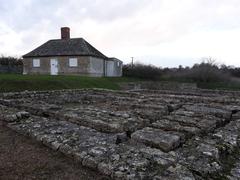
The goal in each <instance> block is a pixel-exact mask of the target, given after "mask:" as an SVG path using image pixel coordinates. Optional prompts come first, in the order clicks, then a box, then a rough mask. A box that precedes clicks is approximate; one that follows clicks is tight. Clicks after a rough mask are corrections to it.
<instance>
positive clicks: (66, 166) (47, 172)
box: [0, 121, 105, 180]
mask: <svg viewBox="0 0 240 180" xmlns="http://www.w3.org/2000/svg"><path fill="white" fill-rule="evenodd" d="M5 179H6V180H8V179H14V180H15V179H21V180H22V179H53V180H55V179H56V180H58V179H59V180H60V179H71V180H77V179H84V180H91V179H94V180H100V179H102V180H103V179H105V178H103V177H102V176H99V175H98V174H97V173H96V172H94V171H91V170H89V169H86V168H84V167H82V166H80V165H77V164H75V163H74V162H72V161H71V160H70V159H68V158H66V157H64V156H63V155H62V154H60V153H58V152H54V151H52V150H50V149H48V148H47V147H44V146H42V145H40V144H38V143H35V142H33V141H32V140H31V139H28V138H26V137H23V136H21V135H18V134H17V133H15V132H13V131H11V130H10V129H8V128H7V127H5V126H3V124H2V122H1V121H0V180H5Z"/></svg>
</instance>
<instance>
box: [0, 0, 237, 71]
mask: <svg viewBox="0 0 240 180" xmlns="http://www.w3.org/2000/svg"><path fill="white" fill-rule="evenodd" d="M62 26H68V27H70V28H71V37H83V38H84V39H85V40H87V41H88V42H90V43H91V44H92V45H93V46H95V47H96V48H97V49H98V50H100V51H101V52H102V53H104V54H105V55H107V56H109V57H112V56H114V57H117V58H119V59H121V60H123V61H124V63H128V62H130V61H131V57H134V60H135V61H140V62H143V63H147V64H154V65H157V66H162V67H166V66H168V67H174V66H178V65H180V64H181V65H183V66H191V65H193V64H194V63H199V62H200V59H201V58H202V57H209V56H211V57H213V58H215V59H217V61H218V62H220V63H225V64H227V65H235V66H240V0H89V1H86V0H21V1H20V0H0V54H4V55H14V56H21V55H23V54H25V53H27V52H29V51H31V50H33V49H34V48H36V47H38V46H39V45H41V44H43V43H44V42H46V41H47V40H49V39H58V38H60V27H62Z"/></svg>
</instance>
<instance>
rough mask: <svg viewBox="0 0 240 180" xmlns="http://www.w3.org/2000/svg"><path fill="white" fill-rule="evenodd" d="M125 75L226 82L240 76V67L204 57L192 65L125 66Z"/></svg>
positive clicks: (144, 77) (145, 77) (139, 64)
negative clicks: (167, 66)
mask: <svg viewBox="0 0 240 180" xmlns="http://www.w3.org/2000/svg"><path fill="white" fill-rule="evenodd" d="M123 76H126V77H134V78H140V79H146V80H176V81H188V82H189V81H190V82H226V81H230V80H233V79H234V78H239V77H240V68H239V67H233V66H226V65H224V64H218V63H217V62H216V60H214V59H213V58H204V59H202V61H201V63H197V64H194V65H193V66H192V67H183V66H181V65H180V66H179V67H178V68H161V67H157V66H153V65H146V64H142V63H136V64H126V65H124V66H123Z"/></svg>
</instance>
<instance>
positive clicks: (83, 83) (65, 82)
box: [0, 74, 136, 92]
mask: <svg viewBox="0 0 240 180" xmlns="http://www.w3.org/2000/svg"><path fill="white" fill-rule="evenodd" d="M131 81H136V79H133V78H123V77H121V78H109V77H104V78H97V77H83V76H50V75H17V74H0V92H11V91H12V92H14V91H24V90H29V91H30V90H58V89H80V88H105V89H113V90H117V89H119V85H118V83H119V82H131Z"/></svg>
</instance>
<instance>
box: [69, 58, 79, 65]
mask: <svg viewBox="0 0 240 180" xmlns="http://www.w3.org/2000/svg"><path fill="white" fill-rule="evenodd" d="M69 66H70V67H77V66H78V61H77V58H70V59H69Z"/></svg>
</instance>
